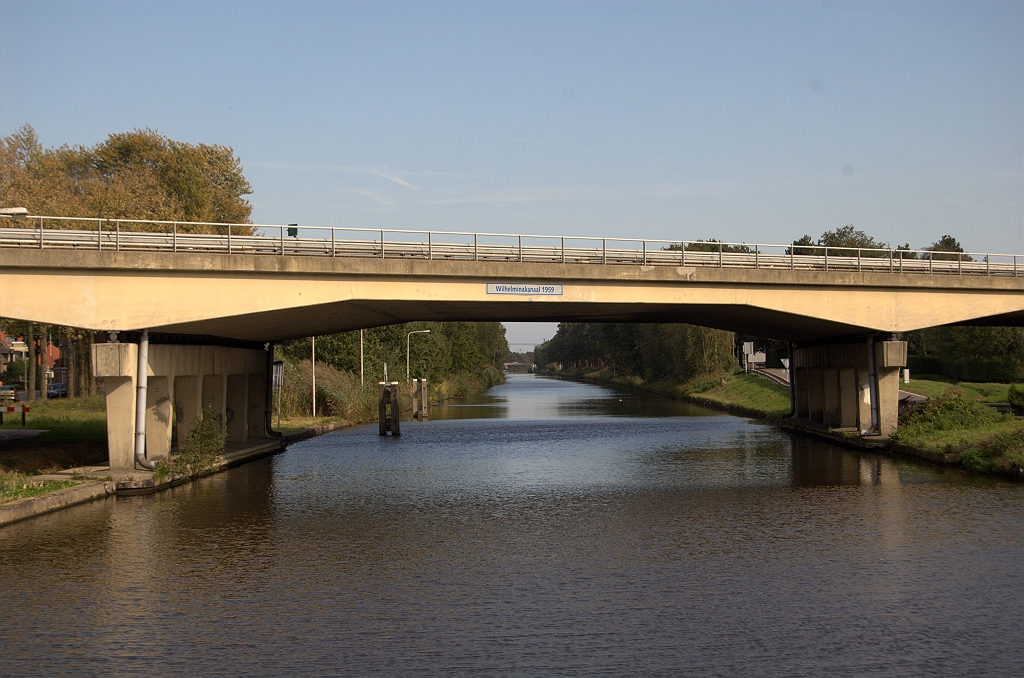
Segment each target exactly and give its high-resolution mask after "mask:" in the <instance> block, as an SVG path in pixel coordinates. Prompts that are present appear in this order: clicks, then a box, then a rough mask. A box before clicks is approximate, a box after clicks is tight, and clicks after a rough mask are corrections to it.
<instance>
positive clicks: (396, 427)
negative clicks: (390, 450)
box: [390, 381, 402, 436]
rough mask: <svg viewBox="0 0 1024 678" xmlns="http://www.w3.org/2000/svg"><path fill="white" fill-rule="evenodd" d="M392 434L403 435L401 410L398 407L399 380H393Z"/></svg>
mask: <svg viewBox="0 0 1024 678" xmlns="http://www.w3.org/2000/svg"><path fill="white" fill-rule="evenodd" d="M390 395H391V435H393V436H400V435H402V428H401V425H400V424H401V421H402V417H401V416H399V413H400V412H401V410H399V408H398V382H397V381H393V382H391V393H390Z"/></svg>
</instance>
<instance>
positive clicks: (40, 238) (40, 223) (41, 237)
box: [39, 217, 43, 249]
mask: <svg viewBox="0 0 1024 678" xmlns="http://www.w3.org/2000/svg"><path fill="white" fill-rule="evenodd" d="M39 249H43V218H42V217H39Z"/></svg>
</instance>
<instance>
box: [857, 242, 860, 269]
mask: <svg viewBox="0 0 1024 678" xmlns="http://www.w3.org/2000/svg"><path fill="white" fill-rule="evenodd" d="M857 273H860V248H859V247H858V248H857Z"/></svg>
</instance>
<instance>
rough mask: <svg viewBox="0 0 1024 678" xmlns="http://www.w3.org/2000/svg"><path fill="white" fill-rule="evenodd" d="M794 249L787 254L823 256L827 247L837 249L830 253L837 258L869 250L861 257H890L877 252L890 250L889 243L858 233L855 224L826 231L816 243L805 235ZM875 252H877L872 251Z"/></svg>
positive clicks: (794, 242)
mask: <svg viewBox="0 0 1024 678" xmlns="http://www.w3.org/2000/svg"><path fill="white" fill-rule="evenodd" d="M793 245H794V247H792V248H790V249H787V250H786V254H790V253H791V252H792V253H793V254H807V255H816V256H822V255H823V254H825V250H824V248H825V247H828V248H829V249H833V248H835V249H836V250H837V251H836V252H830V254H835V255H837V256H850V255H852V254H854V252H849V251H844V250H857V249H859V250H867V251H865V252H861V256H864V257H877V258H882V257H887V256H889V253H888V251H884V252H882V251H877V250H888V249H889V243H887V242H880V241H878V240H875V239H874V238H873V237H871V236H870V235H868V234H867V233H865V232H864V231H858V230H857V229H855V228H854V227H853V224H847V225H846V226H843V227H842V228H837V229H836V230H834V231H825V232H824V233H822V234H821V237H820V238H818V241H817V242H815V241H813V240H812V239H811V236H809V235H804V236H802V237H800V238H799V239H798V240H794V241H793ZM808 245H818V247H807V246H808ZM872 250H875V251H872Z"/></svg>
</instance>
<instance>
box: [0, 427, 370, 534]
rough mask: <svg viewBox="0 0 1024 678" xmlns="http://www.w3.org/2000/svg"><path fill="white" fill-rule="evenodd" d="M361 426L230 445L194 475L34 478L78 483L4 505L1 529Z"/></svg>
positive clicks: (87, 471) (95, 470) (98, 471)
mask: <svg viewBox="0 0 1024 678" xmlns="http://www.w3.org/2000/svg"><path fill="white" fill-rule="evenodd" d="M357 425H359V424H357V423H354V422H349V421H344V420H342V421H336V422H330V423H325V424H321V425H317V426H312V427H310V428H306V429H302V430H299V431H293V432H290V433H285V434H283V435H282V437H281V438H278V439H270V440H268V441H266V442H261V443H257V444H248V443H229V444H228V445H227V447H226V449H225V450H224V452H223V453H222V454H220V455H219V456H218V457H217V458H216V459H215V460H214V461H213V463H212V464H211V466H210V467H209V468H208V469H205V470H204V471H203V472H202V473H199V474H196V475H193V476H175V475H173V474H169V475H165V476H163V477H161V475H160V474H159V473H156V472H153V471H146V470H136V471H134V472H133V473H131V474H126V475H123V476H117V477H114V476H113V475H111V473H110V467H109V466H107V465H104V464H95V465H90V466H80V467H75V468H69V469H64V470H60V471H54V472H51V473H45V474H41V475H38V476H32V477H31V478H32V481H33V482H39V483H43V482H59V483H62V484H67V483H77V484H75V485H74V486H72V487H62V488H60V489H57V490H54V491H52V492H47V493H45V494H40V495H36V496H34V497H25V498H22V499H15V500H13V501H9V502H6V503H4V504H0V527H3V526H5V525H8V524H11V523H15V522H19V521H21V520H25V519H27V518H33V517H36V516H41V515H45V514H47V513H53V512H54V511H59V510H61V509H65V508H70V507H72V506H77V505H79V504H83V503H86V502H91V501H96V500H99V499H106V498H108V497H114V496H116V495H121V496H131V495H139V494H153V493H155V492H161V491H163V490H168V489H171V488H173V487H178V486H181V485H184V484H185V483H188V482H191V481H193V480H198V479H199V478H205V477H207V476H210V475H212V474H214V473H220V472H222V471H225V470H227V469H230V468H233V467H235V466H239V465H241V464H245V463H247V462H251V461H254V460H256V459H260V458H262V457H266V456H269V455H273V454H277V453H279V452H283V451H284V450H285V449H286V448H287V446H288V445H289V444H290V443H295V442H299V441H302V440H308V439H310V438H313V437H315V436H320V435H324V434H325V433H330V432H331V431H337V430H340V429H343V428H349V427H351V426H357Z"/></svg>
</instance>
